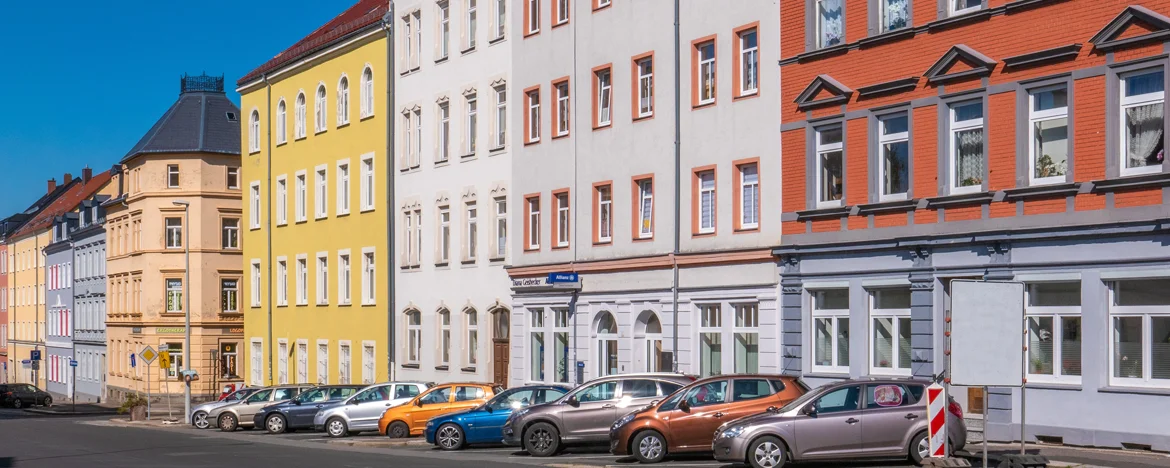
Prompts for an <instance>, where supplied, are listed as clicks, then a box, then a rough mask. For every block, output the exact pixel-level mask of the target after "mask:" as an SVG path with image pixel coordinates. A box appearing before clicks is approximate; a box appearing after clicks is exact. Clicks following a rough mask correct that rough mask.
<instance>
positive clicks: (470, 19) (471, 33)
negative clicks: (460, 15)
mask: <svg viewBox="0 0 1170 468" xmlns="http://www.w3.org/2000/svg"><path fill="white" fill-rule="evenodd" d="M477 7H478V4H477V0H467V13H466V17H467V48H468V49H474V48H475V37H476V36H477V35H479V29H478V28H477V27H476V26H477V25H476V24H475V23H476V20H477V17H478V15H479V13H478V11H479V8H477Z"/></svg>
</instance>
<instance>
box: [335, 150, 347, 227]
mask: <svg viewBox="0 0 1170 468" xmlns="http://www.w3.org/2000/svg"><path fill="white" fill-rule="evenodd" d="M349 173H350V171H349V160H348V159H342V160H340V161H337V215H338V216H341V215H347V214H349V187H350V186H349Z"/></svg>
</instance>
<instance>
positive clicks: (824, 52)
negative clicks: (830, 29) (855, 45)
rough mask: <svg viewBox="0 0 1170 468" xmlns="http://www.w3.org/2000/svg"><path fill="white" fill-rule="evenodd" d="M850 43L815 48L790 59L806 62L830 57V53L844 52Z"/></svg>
mask: <svg viewBox="0 0 1170 468" xmlns="http://www.w3.org/2000/svg"><path fill="white" fill-rule="evenodd" d="M849 47H850V44H849V43H841V44H837V45H835V46H829V47H824V48H820V49H813V50H810V51H808V52H805V53H803V54H798V55H796V56H795V57H792V58H791V59H790V60H791V61H794V62H804V61H806V60H812V59H818V58H823V57H828V56H830V55H836V54H843V53H845V52H846V51H847V50H849ZM788 61H789V60H782V61H781V62H788Z"/></svg>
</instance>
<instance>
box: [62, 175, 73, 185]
mask: <svg viewBox="0 0 1170 468" xmlns="http://www.w3.org/2000/svg"><path fill="white" fill-rule="evenodd" d="M62 180H63V181H62V182H61V185H69V183H70V182H73V174H70V173H68V172H66V173H65V177H64V178H63V179H62Z"/></svg>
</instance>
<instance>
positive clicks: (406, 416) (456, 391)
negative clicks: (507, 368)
mask: <svg viewBox="0 0 1170 468" xmlns="http://www.w3.org/2000/svg"><path fill="white" fill-rule="evenodd" d="M503 390H504V389H503V387H500V386H498V385H494V384H485V383H448V384H442V385H436V386H434V387H431V388H428V389H427V391H425V392H422V393H420V394H419V395H418V396H416V397H414V399H412V400H410V401H409V402H407V403H405V404H402V405H399V406H395V407H393V408H390V409H388V410H386V412H385V413H382V419H380V420H378V432H379V433H381V434H382V435H388V436H390V437H391V438H395V439H398V438H402V437H409V436H417V435H422V433H423V430H424V429H426V424H427V420H429V419H431V418H433V417H436V416H442V415H444V414H447V413H453V412H456V411H462V410H466V409H471V408H475V407H477V406H479V405H482V404H484V403H485V402H487V401H488V400H490V399H491V398H492V397H493V396H495V394H496V393H498V392H501V391H503Z"/></svg>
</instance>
